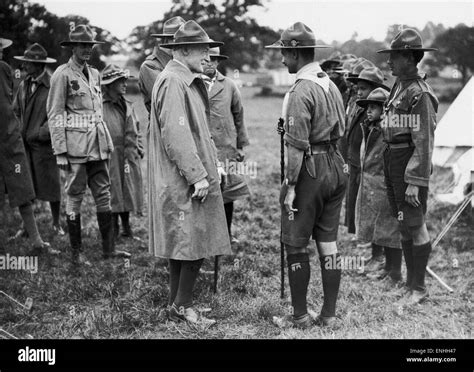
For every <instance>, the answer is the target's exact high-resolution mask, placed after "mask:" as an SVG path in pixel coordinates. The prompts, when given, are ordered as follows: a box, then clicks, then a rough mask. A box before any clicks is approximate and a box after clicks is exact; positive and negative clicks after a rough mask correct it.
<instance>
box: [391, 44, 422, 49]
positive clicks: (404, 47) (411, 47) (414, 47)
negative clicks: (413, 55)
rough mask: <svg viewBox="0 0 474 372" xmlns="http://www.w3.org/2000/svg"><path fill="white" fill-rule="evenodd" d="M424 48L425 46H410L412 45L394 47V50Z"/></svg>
mask: <svg viewBox="0 0 474 372" xmlns="http://www.w3.org/2000/svg"><path fill="white" fill-rule="evenodd" d="M420 48H423V45H421V44H416V45H410V44H405V45H400V46H396V45H394V46H392V49H420Z"/></svg>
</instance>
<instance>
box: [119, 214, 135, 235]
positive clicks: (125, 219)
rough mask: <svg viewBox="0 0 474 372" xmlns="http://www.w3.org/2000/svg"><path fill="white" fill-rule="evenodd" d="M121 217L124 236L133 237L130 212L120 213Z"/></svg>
mask: <svg viewBox="0 0 474 372" xmlns="http://www.w3.org/2000/svg"><path fill="white" fill-rule="evenodd" d="M120 219H121V220H122V228H123V232H122V236H125V237H130V238H131V237H133V233H132V229H131V227H130V212H122V213H120Z"/></svg>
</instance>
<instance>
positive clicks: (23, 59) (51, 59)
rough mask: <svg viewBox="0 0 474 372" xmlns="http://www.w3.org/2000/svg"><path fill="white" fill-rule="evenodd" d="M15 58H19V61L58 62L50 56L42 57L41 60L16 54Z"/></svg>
mask: <svg viewBox="0 0 474 372" xmlns="http://www.w3.org/2000/svg"><path fill="white" fill-rule="evenodd" d="M13 58H15V59H17V60H18V61H23V62H32V63H56V62H57V60H55V59H54V58H49V57H46V59H41V60H38V59H29V58H25V57H23V56H14V57H13Z"/></svg>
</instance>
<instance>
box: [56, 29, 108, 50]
mask: <svg viewBox="0 0 474 372" xmlns="http://www.w3.org/2000/svg"><path fill="white" fill-rule="evenodd" d="M94 34H95V33H94V31H92V28H90V26H88V25H77V26H76V27H75V28H74V30H72V31H71V32H70V33H69V40H64V41H61V42H60V43H59V44H60V45H61V46H69V45H74V44H104V42H103V41H97V40H95V35H94Z"/></svg>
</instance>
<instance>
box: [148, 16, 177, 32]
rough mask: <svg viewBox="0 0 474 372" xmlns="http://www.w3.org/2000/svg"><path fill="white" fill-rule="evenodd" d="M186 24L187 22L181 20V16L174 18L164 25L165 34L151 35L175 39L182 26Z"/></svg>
mask: <svg viewBox="0 0 474 372" xmlns="http://www.w3.org/2000/svg"><path fill="white" fill-rule="evenodd" d="M184 23H186V21H185V20H184V19H183V18H181V17H180V16H177V17H173V18H170V19H168V20H167V21H166V22H165V23H164V24H163V33H161V34H151V36H153V37H173V36H174V34H175V33H176V31H178V29H179V28H180V27H181V25H182V24H184Z"/></svg>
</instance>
